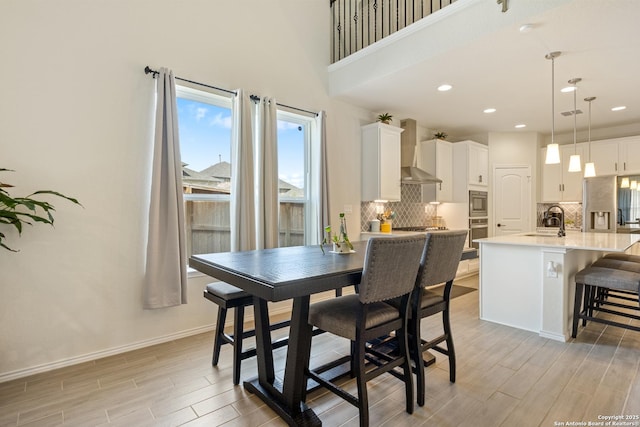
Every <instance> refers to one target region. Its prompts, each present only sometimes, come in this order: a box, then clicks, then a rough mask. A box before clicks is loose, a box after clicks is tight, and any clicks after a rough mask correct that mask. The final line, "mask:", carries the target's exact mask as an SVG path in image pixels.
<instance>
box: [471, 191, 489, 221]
mask: <svg viewBox="0 0 640 427" xmlns="http://www.w3.org/2000/svg"><path fill="white" fill-rule="evenodd" d="M469 216H470V217H478V216H487V192H486V191H469Z"/></svg>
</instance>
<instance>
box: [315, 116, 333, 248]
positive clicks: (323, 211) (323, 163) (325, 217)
mask: <svg viewBox="0 0 640 427" xmlns="http://www.w3.org/2000/svg"><path fill="white" fill-rule="evenodd" d="M316 129H317V130H318V141H319V142H320V147H319V148H320V170H319V171H318V173H319V183H320V185H319V187H320V188H319V191H320V194H319V196H320V197H319V201H320V203H319V204H318V211H317V216H318V222H319V225H320V227H319V228H320V229H319V230H318V239H319V240H318V243H320V242H322V239H323V238H324V227H325V226H327V225H329V224H330V222H331V218H330V213H331V211H330V209H329V175H328V173H327V167H328V166H327V113H326V112H325V111H324V110H323V111H320V112H319V113H318V116H317V117H316Z"/></svg>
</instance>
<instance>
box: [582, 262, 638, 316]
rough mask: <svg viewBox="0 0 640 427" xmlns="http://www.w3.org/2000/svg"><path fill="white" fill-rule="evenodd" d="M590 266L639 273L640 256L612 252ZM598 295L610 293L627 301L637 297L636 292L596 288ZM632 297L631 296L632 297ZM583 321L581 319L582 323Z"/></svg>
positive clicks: (605, 296)
mask: <svg viewBox="0 0 640 427" xmlns="http://www.w3.org/2000/svg"><path fill="white" fill-rule="evenodd" d="M592 267H604V268H616V269H619V270H625V271H632V272H634V273H640V256H637V255H629V254H625V253H621V254H620V253H613V254H608V255H605V256H604V257H602V258H600V259H599V260H597V261H596V262H594V263H593V264H592ZM596 292H597V293H598V297H599V298H600V299H606V298H608V297H609V296H610V295H611V296H612V297H615V298H618V299H623V300H627V301H635V300H636V298H637V297H638V293H637V292H633V291H627V290H621V289H615V290H614V289H606V288H598V289H597V291H596ZM632 297H633V298H632ZM584 323H585V321H584V320H583V324H584Z"/></svg>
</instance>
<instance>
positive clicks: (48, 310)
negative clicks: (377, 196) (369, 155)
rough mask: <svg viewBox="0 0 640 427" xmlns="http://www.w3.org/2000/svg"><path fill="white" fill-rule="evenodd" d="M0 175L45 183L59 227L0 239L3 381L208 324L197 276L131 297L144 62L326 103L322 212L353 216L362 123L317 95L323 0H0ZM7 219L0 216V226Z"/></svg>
mask: <svg viewBox="0 0 640 427" xmlns="http://www.w3.org/2000/svg"><path fill="white" fill-rule="evenodd" d="M0 54H1V56H2V67H0V81H2V82H3V84H2V96H1V97H0V167H5V168H10V169H15V170H16V172H15V173H12V174H10V175H9V174H6V173H4V174H2V175H1V176H0V179H1V180H3V181H6V182H10V183H12V184H15V185H16V188H15V191H12V192H13V193H14V194H27V193H29V192H31V191H33V190H35V189H54V190H57V191H60V192H63V193H65V194H69V195H72V196H75V197H77V198H78V199H79V200H80V201H81V202H82V204H83V205H84V208H79V207H77V206H73V205H71V204H69V203H64V202H62V201H58V200H52V201H53V202H55V203H54V204H55V206H56V208H57V211H56V226H55V229H52V228H49V227H45V226H42V225H39V226H34V227H33V228H31V227H29V228H28V229H27V230H25V232H24V233H23V236H22V237H20V238H19V239H18V238H17V236H16V235H15V233H12V232H9V233H8V240H7V243H10V244H11V245H13V246H15V247H17V248H19V249H20V252H18V253H9V252H7V251H0V282H1V283H0V325H1V326H0V381H2V380H6V379H9V378H12V377H16V376H22V375H26V374H28V373H32V372H36V371H38V370H44V369H49V368H51V367H54V366H56V364H59V365H64V364H66V363H70V362H73V361H81V360H84V359H85V358H91V357H94V356H96V355H104V354H109V353H110V352H117V351H122V350H123V349H127V348H131V347H135V346H139V345H144V344H145V343H149V342H153V341H154V340H162V339H166V338H167V337H171V336H179V335H180V334H183V333H189V331H191V332H193V331H198V330H201V329H202V328H206V327H210V325H211V324H212V323H213V322H214V313H215V310H214V307H213V305H212V304H211V303H209V302H207V301H205V300H204V298H202V296H201V295H202V294H201V292H202V288H203V285H204V284H205V283H207V281H208V280H209V279H208V278H206V277H201V278H196V279H191V280H190V283H189V300H190V302H189V304H187V305H184V306H181V307H175V308H168V309H162V310H143V309H142V305H141V283H142V278H143V274H144V270H143V267H144V253H145V238H144V236H145V231H146V219H145V217H146V209H147V205H146V203H147V199H146V188H147V184H148V175H149V169H148V163H149V160H150V155H151V152H150V146H151V137H152V134H151V133H152V129H151V126H150V123H151V118H152V105H153V102H152V100H153V93H154V81H153V80H152V79H151V78H150V76H147V75H145V74H144V73H143V69H144V66H145V65H150V66H151V67H152V68H157V67H161V66H166V67H169V68H171V69H173V70H174V72H175V74H176V75H177V76H180V77H185V78H189V79H193V80H196V81H201V82H205V83H209V84H212V85H215V86H219V87H223V88H229V89H235V88H244V89H246V90H247V91H250V92H251V93H256V94H258V95H265V96H274V97H276V98H277V100H278V101H281V102H282V103H285V104H288V105H293V106H298V107H301V108H305V109H310V110H320V109H325V110H327V116H328V140H329V147H328V152H329V162H330V166H329V171H330V174H331V178H330V179H331V181H330V186H331V203H332V217H336V218H337V213H338V212H339V211H340V210H342V207H343V206H344V205H345V204H351V205H352V207H353V214H352V215H350V216H349V222H350V224H349V226H350V227H351V229H352V230H358V229H359V217H360V212H359V209H360V208H359V206H360V203H359V199H360V178H359V177H360V162H359V158H360V125H361V124H364V123H368V122H370V121H371V117H372V115H371V113H368V112H366V111H361V110H357V109H354V108H352V107H350V106H348V105H345V104H341V103H339V102H337V101H332V100H330V99H329V98H328V96H327V91H326V80H327V66H328V63H329V5H328V2H327V1H326V0H307V1H304V2H303V1H300V0H278V1H269V2H265V1H261V0H245V1H242V2H239V1H228V0H191V1H189V2H179V1H175V0H139V1H135V2H134V1H130V0H108V1H107V0H98V1H91V2H87V1H84V0H58V1H55V2H51V1H48V0H3V1H2V2H1V3H0ZM2 230H3V232H6V230H5V228H3V229H2Z"/></svg>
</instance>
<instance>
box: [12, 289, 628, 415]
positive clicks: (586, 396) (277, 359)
mask: <svg viewBox="0 0 640 427" xmlns="http://www.w3.org/2000/svg"><path fill="white" fill-rule="evenodd" d="M457 284H461V285H463V286H469V287H476V288H477V286H478V284H477V276H472V277H470V278H467V279H465V280H464V281H459V282H457ZM212 318H213V317H212ZM451 321H452V328H453V336H454V341H455V345H456V352H457V361H458V366H457V382H456V383H450V382H449V364H448V359H447V357H446V356H444V355H441V354H439V353H434V354H435V355H436V364H435V365H434V366H431V367H429V368H428V369H427V372H426V381H427V383H426V402H425V406H423V407H418V406H416V407H415V410H414V414H413V415H409V414H407V413H406V412H405V410H404V409H405V402H404V386H403V385H402V383H401V382H400V381H399V380H398V379H397V378H395V377H392V376H390V375H382V376H380V377H377V378H375V379H374V380H372V381H370V382H369V383H368V390H369V398H370V415H371V426H372V427H378V426H385V427H403V426H412V427H414V426H429V427H455V426H473V427H485V426H486V427H496V426H504V427H512V426H518V427H528V426H532V427H533V426H552V425H554V424H553V423H554V421H571V420H573V421H589V420H591V421H594V420H595V418H594V417H596V418H597V416H598V415H600V414H605V413H611V412H615V413H622V414H627V415H635V414H640V333H638V332H636V331H629V330H624V329H621V328H613V327H611V326H607V325H602V324H597V323H594V322H589V324H588V325H587V327H586V328H582V327H581V328H580V330H579V334H578V337H577V338H576V339H575V340H570V341H569V342H567V343H562V342H557V341H552V340H548V339H545V338H541V337H539V336H538V335H537V334H535V333H532V332H527V331H521V330H518V329H514V328H510V327H507V326H504V325H498V324H494V323H490V322H485V321H481V320H479V319H478V292H471V293H468V294H466V295H463V296H461V297H458V298H456V299H454V300H453V301H452V303H451ZM634 322H636V323H638V324H640V322H637V321H632V322H631V323H634ZM247 327H252V325H250V324H248V325H247ZM421 329H422V331H423V333H424V334H425V335H428V334H431V335H435V334H438V333H439V331H441V329H442V322H441V319H440V318H438V316H433V317H432V318H429V319H425V320H424V321H423V322H422V324H421ZM278 333H279V334H284V335H286V334H287V333H288V331H287V330H286V329H284V330H281V331H278ZM251 344H252V343H251V340H247V345H251ZM212 345H213V334H212V333H211V332H207V333H203V334H198V335H196V336H192V337H187V338H182V339H177V340H173V341H169V342H166V343H162V344H158V345H153V346H150V347H147V348H144V349H139V350H135V351H131V352H128V353H124V354H120V355H114V356H110V357H106V358H102V359H99V360H95V361H90V362H84V363H81V364H78V365H76V366H70V367H65V368H61V369H57V370H55V371H51V372H45V373H39V374H36V375H33V376H31V377H28V378H21V379H17V380H12V381H8V382H6V383H3V384H0V427H4V426H11V427H15V426H18V425H20V426H22V425H32V426H47V427H50V426H58V425H62V426H78V427H87V426H107V425H108V426H118V425H119V426H125V425H126V426H136V427H139V426H154V427H157V426H162V427H164V426H167V427H168V426H178V425H187V426H199V425H203V426H204V425H206V426H212V425H214V426H215V425H225V426H227V427H237V426H243V427H244V426H263V427H282V426H285V425H286V424H285V423H284V422H283V420H282V419H280V418H279V417H278V416H277V414H276V413H275V412H274V411H272V410H271V409H270V408H269V407H268V406H266V405H265V404H264V403H263V402H262V401H261V400H260V399H258V398H257V397H256V396H253V395H251V394H249V393H247V392H246V391H245V390H244V388H243V387H242V386H241V385H240V386H234V385H233V383H232V366H233V363H232V351H231V348H230V346H223V350H222V353H221V359H220V363H219V364H218V366H216V367H213V366H211V351H212ZM348 352H349V343H348V341H347V340H343V339H338V338H336V337H333V336H331V335H330V334H321V335H318V336H316V337H314V338H313V341H312V352H311V364H312V366H317V365H321V364H323V363H326V362H328V361H331V360H334V359H335V358H337V357H339V356H342V355H346V354H348ZM274 363H275V366H276V373H277V375H282V370H283V369H284V366H285V363H286V348H282V349H279V350H277V351H276V352H275V353H274ZM256 366H257V365H256V361H255V358H252V359H248V360H245V361H243V363H242V374H241V376H242V378H243V379H249V378H252V377H255V376H256V375H257V367H256ZM339 383H340V384H341V385H342V386H343V387H344V388H346V389H347V390H349V391H350V392H352V393H355V381H354V380H353V379H350V378H348V377H345V378H342V379H341V380H340V381H339ZM307 403H308V405H309V406H310V407H311V408H313V409H314V410H315V411H316V413H317V414H318V416H319V418H320V419H321V420H322V421H323V423H324V425H326V426H331V427H333V426H357V425H358V424H359V421H358V410H357V409H356V408H355V407H353V406H352V405H350V404H348V403H346V402H344V401H343V400H342V399H340V398H339V397H337V396H335V395H334V394H332V393H330V392H328V391H326V390H323V389H319V390H317V391H315V392H313V393H310V394H309V396H308V399H307Z"/></svg>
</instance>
